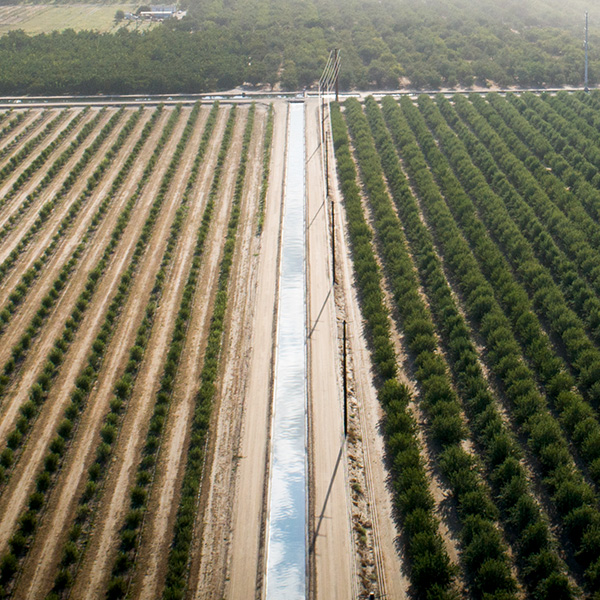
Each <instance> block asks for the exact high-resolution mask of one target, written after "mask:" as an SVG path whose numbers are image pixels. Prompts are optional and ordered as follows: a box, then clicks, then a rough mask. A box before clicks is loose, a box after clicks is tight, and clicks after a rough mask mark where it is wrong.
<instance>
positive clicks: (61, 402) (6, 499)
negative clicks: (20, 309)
mask: <svg viewBox="0 0 600 600" xmlns="http://www.w3.org/2000/svg"><path fill="white" fill-rule="evenodd" d="M167 112H170V111H169V109H167ZM187 112H188V111H187V110H186V109H184V110H183V111H182V113H184V114H187ZM183 116H184V115H182V116H181V117H180V118H179V120H178V123H177V125H176V127H175V130H174V131H173V133H172V135H171V138H170V139H169V141H168V143H167V145H166V148H165V149H164V150H163V153H162V155H161V161H160V162H159V166H158V168H157V169H156V170H155V171H154V173H153V175H152V177H151V178H150V181H149V182H148V183H147V185H146V188H145V193H144V194H143V195H142V198H141V202H140V204H138V206H137V207H136V209H137V210H136V212H135V214H134V215H132V218H131V220H130V222H129V224H128V226H127V228H126V230H125V233H124V235H123V237H122V239H121V243H120V244H119V246H118V248H117V250H116V251H115V254H114V257H113V260H112V263H111V265H110V266H109V268H108V270H107V272H106V273H105V275H104V277H103V278H102V282H101V283H100V285H99V287H98V290H97V291H96V293H95V295H94V298H93V300H92V302H91V305H90V306H89V307H88V310H87V311H86V316H85V318H84V320H83V323H82V325H81V327H80V328H79V330H78V332H77V335H76V337H75V340H74V342H73V344H72V345H71V347H70V349H69V351H68V352H67V354H66V355H65V358H64V361H63V370H62V371H61V373H60V375H59V378H58V380H57V382H56V384H55V385H54V387H53V389H52V392H51V394H50V396H49V397H48V399H47V401H46V402H45V404H44V409H43V410H42V412H41V413H40V415H39V417H38V419H37V421H36V423H35V424H34V427H33V430H32V432H31V437H30V439H35V440H36V443H35V444H32V443H30V444H27V446H26V448H25V451H24V453H23V456H22V458H21V461H20V465H19V469H18V471H17V472H16V473H15V476H14V477H13V478H12V479H11V480H10V482H9V485H8V486H7V489H6V490H5V491H4V493H3V494H2V496H1V497H0V515H1V518H0V553H1V552H3V551H4V548H5V547H6V543H7V541H8V538H9V536H10V533H11V531H12V529H13V528H14V525H15V522H16V519H17V517H18V515H19V514H20V511H21V509H22V507H23V505H24V503H25V501H26V498H27V496H28V494H29V491H30V489H31V487H32V484H33V481H34V474H35V473H36V470H37V469H38V467H39V465H40V461H41V460H42V458H43V456H44V455H45V452H46V448H47V446H48V444H49V442H50V440H51V438H52V436H53V435H54V432H55V430H56V425H57V423H58V422H59V420H60V419H62V417H63V414H64V407H65V405H66V404H67V403H68V401H69V391H70V390H71V388H72V386H73V383H74V381H75V379H76V377H77V376H78V375H79V373H80V371H81V368H82V366H83V365H84V364H85V363H86V360H87V353H88V350H89V348H90V345H91V343H92V341H93V340H94V339H95V337H96V334H97V331H98V329H99V327H100V325H101V324H102V321H103V319H104V312H105V311H106V308H107V307H108V305H109V304H110V299H111V298H112V296H113V294H114V291H115V290H116V288H117V287H118V285H119V281H120V274H121V273H122V271H123V270H124V268H125V265H127V264H128V262H129V260H130V258H131V255H132V254H133V251H134V248H135V244H136V242H137V237H138V234H139V232H140V231H141V228H142V227H143V223H144V221H145V219H146V217H147V215H148V213H149V211H150V207H151V205H152V202H153V200H154V197H155V195H156V193H157V191H158V188H159V186H160V182H161V180H162V177H163V175H164V173H165V171H166V168H167V166H168V161H169V157H170V156H172V154H173V153H174V151H175V147H176V145H177V142H178V141H179V138H180V137H181V134H182V132H183V129H184V127H185V118H183ZM79 275H80V277H79ZM79 275H78V280H79V283H80V284H81V286H82V285H83V284H84V283H85V281H86V278H87V273H81V274H79ZM78 291H79V290H78ZM75 297H76V296H75ZM72 299H73V298H72V297H69V298H68V299H67V298H63V300H62V301H61V302H60V303H59V306H58V307H57V308H56V310H55V311H54V314H53V318H52V319H51V320H50V324H51V325H52V327H47V328H46V330H45V332H44V333H45V335H44V336H43V338H44V339H42V340H38V343H37V344H36V348H35V349H34V350H33V351H32V352H31V354H30V356H29V357H28V359H27V361H26V362H27V364H28V365H31V368H25V369H24V373H25V374H24V376H23V378H22V381H21V382H20V385H19V388H18V390H17V397H18V398H19V399H20V400H21V402H22V401H24V399H26V398H27V395H28V390H29V388H30V387H31V385H32V384H33V382H34V381H35V379H36V377H37V375H38V371H39V370H40V368H41V367H42V366H43V357H45V356H46V355H47V354H48V351H49V350H50V348H51V347H52V345H53V340H54V339H55V338H56V336H57V335H58V333H59V332H60V331H61V330H62V327H63V323H64V321H65V320H66V319H67V317H68V316H69V314H70V312H71V310H72V305H71V302H70V300H72ZM116 341H117V343H119V342H120V341H121V340H120V338H119V337H118V336H117V337H116ZM26 367H27V365H26ZM91 404H93V403H91Z"/></svg>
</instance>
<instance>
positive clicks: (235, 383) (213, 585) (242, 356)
mask: <svg viewBox="0 0 600 600" xmlns="http://www.w3.org/2000/svg"><path fill="white" fill-rule="evenodd" d="M265 116H266V115H265V111H264V109H263V110H257V113H256V118H255V121H254V131H253V139H252V143H251V145H250V149H249V154H248V163H247V170H246V180H245V182H244V194H243V200H242V205H241V216H240V230H239V231H238V235H237V242H236V246H237V247H236V253H235V258H234V263H233V270H232V274H231V283H230V286H229V292H228V296H229V302H228V305H229V308H228V310H227V317H226V322H227V323H228V324H229V325H228V327H226V330H225V340H224V345H223V351H222V356H223V364H224V369H223V374H222V377H221V378H220V381H221V387H220V390H219V393H218V400H217V402H216V404H215V409H214V411H215V415H216V419H215V422H214V425H215V427H213V429H212V432H211V442H210V445H211V446H212V447H213V448H214V450H213V451H212V452H210V453H209V454H208V456H209V457H212V458H213V462H212V466H211V465H210V464H209V461H208V460H207V464H206V466H205V473H204V479H205V480H206V482H207V485H209V486H210V487H209V492H208V494H207V498H206V500H205V502H201V506H200V512H199V518H198V524H199V525H200V527H199V528H198V531H199V533H200V534H201V535H198V537H197V541H199V542H200V543H196V544H195V546H194V548H195V551H194V552H193V553H192V556H193V558H192V564H191V573H190V586H189V587H190V593H191V597H193V598H198V599H207V600H211V599H212V598H222V597H223V591H224V587H225V580H226V575H225V574H226V569H227V561H228V556H229V552H230V540H231V515H232V503H231V498H232V496H233V493H234V487H235V471H236V467H237V463H238V460H239V447H240V430H241V420H242V413H243V409H244V404H245V403H244V400H245V397H246V390H247V380H248V367H249V363H250V357H251V355H252V351H253V348H252V345H253V344H252V342H253V340H252V328H251V323H252V315H253V312H254V310H255V308H256V307H255V301H256V283H257V280H256V276H257V265H258V250H259V249H260V238H259V237H257V236H256V235H254V233H255V231H256V212H257V208H258V201H259V195H260V183H261V177H262V142H263V138H264V126H265ZM261 308H262V307H261ZM262 314H263V316H265V315H264V313H262ZM266 316H267V318H268V313H267V314H266ZM203 507H204V508H203ZM200 516H201V518H200Z"/></svg>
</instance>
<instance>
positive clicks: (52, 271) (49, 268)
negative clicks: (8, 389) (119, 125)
mask: <svg viewBox="0 0 600 600" xmlns="http://www.w3.org/2000/svg"><path fill="white" fill-rule="evenodd" d="M149 118H150V115H149V114H146V115H143V116H142V118H141V119H140V122H139V123H138V124H137V126H136V128H135V129H134V130H133V131H132V132H131V134H130V137H129V139H128V140H127V143H126V144H124V145H123V148H122V149H121V151H120V152H119V153H118V154H117V156H116V157H115V161H114V167H113V169H112V172H111V174H110V175H109V176H108V177H107V178H106V179H105V180H104V181H103V183H102V184H101V185H100V186H99V187H98V188H96V190H95V191H94V193H93V194H92V196H91V197H90V198H89V200H88V202H87V203H86V205H85V206H84V207H83V208H82V210H81V213H80V214H79V215H78V217H77V219H76V220H75V222H74V223H73V224H72V226H71V227H72V229H71V231H69V233H68V234H67V235H66V236H65V239H64V240H63V241H62V242H61V243H60V244H59V246H58V248H57V250H56V251H55V253H54V255H53V257H52V258H51V259H50V260H49V261H48V262H47V263H46V265H45V266H44V269H43V272H42V274H41V275H40V276H39V278H38V279H37V280H36V281H35V282H34V283H33V284H32V287H31V288H30V290H29V292H28V297H27V299H26V301H25V302H23V303H22V304H21V305H20V306H19V307H18V308H17V310H16V311H15V313H14V315H13V318H12V320H11V322H10V323H9V325H8V327H7V329H6V330H5V331H4V332H3V333H2V334H0V339H2V340H3V342H2V343H3V344H6V345H7V346H8V347H12V344H14V343H16V341H17V340H19V339H20V336H21V335H22V334H23V333H24V332H25V330H26V328H27V327H28V325H29V323H30V322H31V319H32V318H33V316H34V314H35V312H36V311H37V309H38V307H39V305H40V303H41V301H42V298H43V297H44V296H45V295H46V294H47V293H48V291H49V290H50V288H51V287H52V284H53V282H54V280H55V278H56V277H57V275H58V273H59V272H60V271H61V269H62V267H63V265H64V264H65V263H66V262H67V261H68V260H69V259H70V257H71V255H72V253H73V252H74V250H75V248H76V247H77V246H78V244H79V243H80V241H81V239H82V237H83V235H84V233H85V231H86V230H87V228H88V227H89V225H90V221H91V220H92V218H93V216H94V213H95V212H96V209H97V208H98V206H99V205H100V204H101V202H102V200H103V199H104V197H105V196H106V194H107V192H108V191H109V189H110V186H111V185H112V182H113V176H114V175H116V173H117V172H118V169H119V168H120V164H121V161H124V160H125V158H126V157H127V155H128V154H129V153H130V152H131V149H132V148H133V146H134V145H135V144H136V142H137V138H138V137H139V134H140V132H141V129H143V127H144V125H145V124H146V122H147V121H148V119H149ZM160 129H161V127H160V125H157V127H156V129H155V131H154V133H153V135H151V136H150V138H151V139H152V140H153V141H154V142H156V140H157V139H158V137H159V136H160ZM150 152H151V147H150ZM140 156H141V154H140ZM144 162H145V161H142V160H140V157H138V161H137V171H136V173H137V177H138V178H139V177H140V176H141V172H142V169H143V163H144ZM134 170H135V167H134V168H133V169H132V171H134ZM136 183H137V180H136V179H135V178H131V175H130V177H129V178H128V180H127V181H125V182H124V185H123V187H122V188H121V192H120V194H119V195H118V197H117V198H115V199H114V200H113V202H112V204H111V207H110V208H109V210H108V211H107V214H106V215H105V217H104V219H103V222H102V223H101V224H100V225H99V226H98V230H97V231H96V232H95V233H94V234H93V239H97V240H101V239H102V238H103V236H104V235H108V234H109V233H110V231H112V228H113V227H114V224H115V222H116V219H117V218H118V215H119V213H120V210H121V208H122V207H123V205H124V204H125V202H126V200H127V198H128V197H129V195H130V194H131V193H132V192H133V189H134V187H135V185H136ZM56 185H57V186H59V185H60V183H59V182H57V183H56ZM105 232H106V233H105ZM53 233H54V232H53V231H48V232H45V235H44V237H43V238H42V239H41V240H39V241H38V243H37V244H36V245H34V246H31V248H30V249H29V250H28V251H27V252H26V256H25V257H24V258H23V259H22V260H21V261H20V262H19V263H18V265H17V267H18V268H16V269H15V270H14V271H13V272H12V273H11V274H10V275H9V276H8V277H7V279H6V281H5V282H4V284H3V285H2V286H0V307H2V306H3V304H2V300H4V301H6V300H7V299H8V296H9V295H10V294H11V293H12V291H13V289H14V286H16V285H17V284H18V283H19V282H20V280H21V277H22V275H23V273H25V272H27V270H28V269H29V268H31V266H32V265H33V263H34V262H35V261H36V260H37V259H38V258H39V257H40V256H41V255H42V254H43V252H44V249H45V248H46V247H47V243H50V241H51V237H52V235H53ZM101 252H102V247H101V246H99V245H97V244H94V243H93V240H92V239H91V240H89V241H88V245H87V248H86V250H85V251H84V253H83V254H82V256H81V257H80V259H79V266H78V267H77V270H78V271H85V272H86V273H87V272H88V271H90V270H92V269H93V268H94V265H95V264H96V262H97V261H98V260H99V257H100V254H101ZM76 279H77V275H76V273H74V274H73V276H72V277H71V278H70V279H69V281H68V282H67V283H66V285H65V287H64V288H63V290H62V294H65V295H66V294H68V293H69V290H70V288H71V287H72V285H73V281H74V280H76ZM0 310H1V308H0ZM1 414H2V410H1V409H0V415H1ZM0 423H2V417H0ZM1 431H2V426H1V425H0V439H2V433H1Z"/></svg>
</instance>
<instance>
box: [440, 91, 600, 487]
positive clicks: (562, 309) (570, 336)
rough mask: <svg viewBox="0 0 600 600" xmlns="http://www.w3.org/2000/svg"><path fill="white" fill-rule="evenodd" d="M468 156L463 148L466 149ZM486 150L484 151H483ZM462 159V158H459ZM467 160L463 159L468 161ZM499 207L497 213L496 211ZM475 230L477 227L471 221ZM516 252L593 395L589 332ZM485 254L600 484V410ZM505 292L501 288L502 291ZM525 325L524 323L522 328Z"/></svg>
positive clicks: (491, 207)
mask: <svg viewBox="0 0 600 600" xmlns="http://www.w3.org/2000/svg"><path fill="white" fill-rule="evenodd" d="M440 103H441V106H442V110H443V112H444V114H445V115H446V116H447V118H448V119H449V121H452V120H453V119H454V118H455V115H454V113H453V110H452V108H451V107H450V106H449V105H448V104H447V103H446V102H444V101H442V100H440ZM454 128H455V130H456V131H457V133H458V135H459V136H460V137H461V138H462V139H464V138H465V137H466V138H468V137H469V136H472V134H471V133H470V132H469V131H468V129H467V128H466V127H464V126H462V125H461V124H459V123H456V122H455V124H454ZM437 131H438V132H439V135H440V136H444V137H445V134H444V132H443V127H438V128H437ZM455 148H456V151H455V153H456V155H457V156H458V154H459V153H460V152H461V149H460V148H459V146H457V145H456V142H455ZM462 152H464V148H462ZM483 152H485V151H484V150H483ZM457 160H458V159H457ZM463 162H464V161H463ZM478 177H480V174H479V175H476V174H474V175H472V176H470V177H469V179H468V180H469V182H471V183H472V182H474V181H477V178H478ZM476 190H477V191H476V192H475V191H473V193H472V198H473V200H476V201H477V203H478V206H479V207H480V213H481V214H482V215H484V214H485V213H493V212H494V211H495V214H494V216H493V219H488V227H490V229H491V230H493V231H494V230H495V231H496V236H497V239H501V240H503V241H504V242H506V241H507V240H510V235H509V234H508V233H507V229H508V228H507V225H508V224H509V221H508V219H507V218H506V217H505V218H502V217H501V216H500V217H499V216H498V214H502V213H501V208H502V206H501V202H499V200H498V198H497V197H496V196H495V195H494V194H492V193H491V192H490V191H489V189H485V187H484V186H483V185H479V186H477V188H476ZM498 206H499V207H500V209H496V207H498ZM463 212H464V211H463ZM469 226H470V227H471V229H472V223H471V222H469ZM512 234H513V238H514V237H518V236H519V235H520V233H519V231H518V230H517V229H516V228H515V227H514V226H513V228H512ZM509 247H510V248H511V251H510V252H507V255H508V256H509V258H511V261H512V262H513V264H515V265H517V268H516V272H517V273H518V274H519V275H520V276H521V280H522V281H523V283H524V284H526V282H527V287H528V288H529V290H530V293H531V294H532V295H533V300H534V303H535V304H536V305H537V309H538V312H539V313H540V314H541V315H545V316H547V317H546V318H550V319H553V320H557V319H558V320H559V322H558V323H552V328H553V329H554V330H555V331H561V332H562V338H563V341H564V343H565V344H570V347H571V350H572V352H571V353H572V354H577V355H578V356H579V362H578V364H577V369H576V371H575V372H577V371H579V375H580V377H579V379H580V383H581V379H582V373H583V376H584V377H585V380H584V382H585V385H586V386H587V387H590V386H592V391H593V390H594V389H597V387H598V383H597V374H598V371H597V368H598V358H599V353H598V350H597V349H596V348H594V346H593V345H592V344H591V342H590V341H589V340H588V339H587V338H586V337H585V332H584V331H583V328H582V326H581V324H580V323H578V321H577V320H576V318H575V317H573V314H572V312H571V311H570V310H569V308H568V306H565V301H564V299H563V298H562V297H561V296H560V293H559V292H558V291H557V290H556V289H555V288H554V287H553V282H552V280H551V278H550V277H549V275H548V274H547V273H543V272H540V271H541V269H540V267H539V265H536V263H535V260H534V259H533V258H532V257H531V254H530V253H528V252H527V248H526V247H524V246H518V245H517V244H512V245H511V244H508V243H505V244H503V248H504V249H505V250H506V249H507V248H509ZM519 247H520V248H521V250H522V252H517V251H516V250H517V248H519ZM493 251H494V250H489V251H487V252H486V254H485V257H484V256H483V255H482V259H481V264H482V266H483V265H484V262H483V261H485V269H486V271H487V272H488V277H489V278H491V277H497V273H498V272H499V271H498V269H500V268H502V269H503V270H504V272H505V273H506V275H505V279H506V281H507V282H509V283H508V284H507V286H508V287H507V288H506V291H504V292H502V302H503V303H504V305H505V306H506V308H507V311H508V315H509V317H510V318H511V320H512V322H513V327H515V332H516V333H517V336H518V337H520V338H521V340H522V343H523V344H524V346H525V348H526V350H527V353H528V355H529V358H530V360H531V361H532V363H533V364H534V365H535V368H536V371H537V376H538V378H539V380H540V381H541V383H542V384H543V385H544V387H545V389H546V393H547V395H548V398H549V399H550V400H552V402H553V403H554V406H555V407H556V408H558V410H559V411H560V414H561V415H562V420H563V424H564V427H565V428H566V429H567V431H568V432H569V435H570V437H571V439H572V440H573V441H574V442H575V444H576V446H577V447H578V449H579V450H580V452H581V453H582V455H583V457H584V458H585V459H586V461H587V462H588V463H589V474H590V476H591V478H592V479H593V480H594V481H595V482H596V483H597V484H598V485H600V442H599V441H598V440H599V439H600V437H599V436H600V433H599V430H598V423H597V420H596V415H595V411H594V409H593V408H592V407H590V406H589V405H588V404H587V403H586V402H585V401H584V400H583V398H582V396H581V394H580V393H579V392H578V391H577V390H576V389H575V387H574V386H575V380H574V379H573V377H572V376H571V375H570V374H569V373H568V372H567V371H566V369H565V367H564V365H563V362H562V360H561V359H560V357H559V356H558V355H557V354H556V353H554V352H553V350H552V347H551V344H550V341H549V340H548V337H547V336H546V334H545V332H544V331H542V329H541V327H540V324H539V321H538V320H537V318H535V316H534V315H532V314H531V311H530V310H529V308H528V302H527V299H526V298H525V297H524V293H523V290H522V288H519V286H518V285H516V284H515V283H514V282H513V281H511V280H510V276H509V269H508V268H507V267H506V266H503V267H501V266H500V265H501V263H502V258H501V257H500V255H499V254H498V250H497V249H496V250H495V253H496V259H494V260H492V258H491V256H492V255H491V252H493ZM497 290H498V291H499V292H500V291H501V290H500V287H499V286H498V287H497ZM525 318H526V319H527V329H523V327H522V324H523V319H525ZM519 323H521V325H519ZM581 420H584V421H586V426H585V429H584V430H582V429H581V425H580V421H581Z"/></svg>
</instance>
